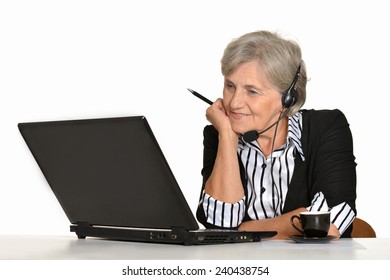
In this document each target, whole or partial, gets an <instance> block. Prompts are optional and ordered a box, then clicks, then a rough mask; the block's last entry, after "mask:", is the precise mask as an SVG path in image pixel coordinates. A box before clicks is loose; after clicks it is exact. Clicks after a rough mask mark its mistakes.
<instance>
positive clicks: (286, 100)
mask: <svg viewBox="0 0 390 280" xmlns="http://www.w3.org/2000/svg"><path fill="white" fill-rule="evenodd" d="M296 100H297V92H296V90H295V89H292V90H289V91H286V92H285V93H283V96H282V105H283V108H286V109H287V108H290V107H291V106H292V105H294V104H295V102H296Z"/></svg>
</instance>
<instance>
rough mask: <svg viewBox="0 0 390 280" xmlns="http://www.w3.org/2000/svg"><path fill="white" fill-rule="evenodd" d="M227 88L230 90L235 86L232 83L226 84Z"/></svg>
mask: <svg viewBox="0 0 390 280" xmlns="http://www.w3.org/2000/svg"><path fill="white" fill-rule="evenodd" d="M225 87H226V88H227V89H229V90H231V89H234V85H233V84H230V83H227V84H225Z"/></svg>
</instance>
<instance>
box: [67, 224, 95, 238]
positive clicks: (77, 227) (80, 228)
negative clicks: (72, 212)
mask: <svg viewBox="0 0 390 280" xmlns="http://www.w3.org/2000/svg"><path fill="white" fill-rule="evenodd" d="M91 227H92V226H91V224H90V223H88V222H77V223H76V224H73V225H71V226H70V231H71V232H75V233H76V234H77V236H78V238H79V239H85V237H86V230H88V229H90V228H91Z"/></svg>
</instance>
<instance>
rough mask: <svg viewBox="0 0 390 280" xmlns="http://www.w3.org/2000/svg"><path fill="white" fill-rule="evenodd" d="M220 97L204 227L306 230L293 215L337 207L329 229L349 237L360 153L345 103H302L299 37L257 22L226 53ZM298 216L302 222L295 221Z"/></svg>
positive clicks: (281, 232)
mask: <svg viewBox="0 0 390 280" xmlns="http://www.w3.org/2000/svg"><path fill="white" fill-rule="evenodd" d="M221 68H222V74H223V76H224V86H223V99H217V100H216V101H215V102H214V103H213V104H212V105H211V106H210V107H209V108H208V109H207V111H206V117H207V119H208V121H209V122H210V123H211V124H212V125H208V126H206V127H205V129H204V142H203V143H204V155H203V169H202V176H203V185H202V192H201V197H200V203H199V207H198V210H197V218H198V220H199V221H200V222H201V223H202V224H203V225H204V226H205V227H206V228H234V229H236V228H238V229H240V230H246V231H251V230H275V231H277V232H278V234H277V235H276V236H275V238H279V239H285V238H288V237H289V236H291V235H296V234H299V232H298V231H297V230H296V229H295V228H294V227H293V226H292V225H291V224H290V218H291V216H293V215H296V214H298V213H300V212H304V211H330V212H331V226H330V229H329V235H331V236H337V237H350V236H351V231H352V227H351V224H352V221H353V220H354V218H355V216H356V209H355V200H356V163H355V157H354V155H353V143H352V135H351V131H350V128H349V124H348V122H347V120H346V118H345V116H344V115H343V113H342V112H341V111H339V110H302V109H301V107H302V106H303V104H304V103H305V98H306V83H307V75H306V67H305V64H304V62H303V60H302V55H301V50H300V47H299V46H298V44H296V43H295V42H293V41H290V40H286V39H284V38H282V37H280V36H279V35H278V34H276V33H271V32H267V31H258V32H252V33H248V34H245V35H243V36H241V37H240V38H238V39H236V40H233V41H232V42H231V43H230V44H228V46H227V47H226V49H225V52H224V54H223V57H222V60H221ZM298 226H299V225H298Z"/></svg>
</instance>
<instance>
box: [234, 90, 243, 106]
mask: <svg viewBox="0 0 390 280" xmlns="http://www.w3.org/2000/svg"><path fill="white" fill-rule="evenodd" d="M244 104H245V95H244V92H243V91H242V90H236V91H235V92H234V94H233V96H232V99H231V100H230V107H231V108H240V107H242V106H243V105H244Z"/></svg>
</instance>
